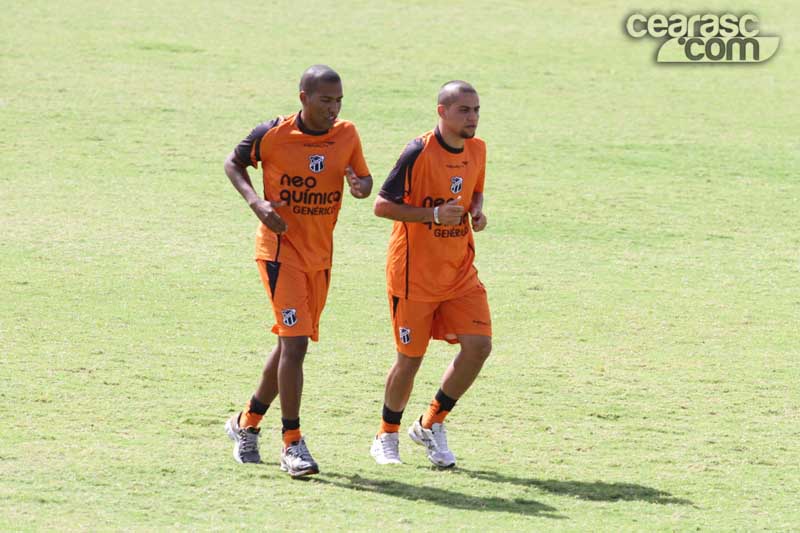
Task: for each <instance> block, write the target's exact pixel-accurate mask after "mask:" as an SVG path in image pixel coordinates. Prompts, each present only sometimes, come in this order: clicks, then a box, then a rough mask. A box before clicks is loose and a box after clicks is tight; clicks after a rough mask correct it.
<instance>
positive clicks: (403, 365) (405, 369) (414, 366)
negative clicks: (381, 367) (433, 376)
mask: <svg viewBox="0 0 800 533" xmlns="http://www.w3.org/2000/svg"><path fill="white" fill-rule="evenodd" d="M420 364H422V357H409V356H407V355H403V354H401V353H400V352H397V361H396V362H395V365H394V368H395V369H396V370H397V371H398V372H401V373H403V374H411V375H416V373H417V370H419V367H420Z"/></svg>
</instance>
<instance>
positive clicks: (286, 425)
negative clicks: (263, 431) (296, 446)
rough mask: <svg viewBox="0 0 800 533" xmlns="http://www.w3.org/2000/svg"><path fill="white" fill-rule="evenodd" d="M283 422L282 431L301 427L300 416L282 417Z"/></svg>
mask: <svg viewBox="0 0 800 533" xmlns="http://www.w3.org/2000/svg"><path fill="white" fill-rule="evenodd" d="M281 423H282V424H283V429H282V430H281V433H286V432H287V431H289V430H290V429H300V419H299V418H281Z"/></svg>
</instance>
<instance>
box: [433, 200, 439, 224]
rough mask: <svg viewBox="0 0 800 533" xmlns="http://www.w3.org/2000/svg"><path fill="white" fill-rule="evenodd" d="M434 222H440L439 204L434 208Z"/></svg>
mask: <svg viewBox="0 0 800 533" xmlns="http://www.w3.org/2000/svg"><path fill="white" fill-rule="evenodd" d="M433 222H434V223H435V224H439V206H438V205H437V206H436V207H434V208H433Z"/></svg>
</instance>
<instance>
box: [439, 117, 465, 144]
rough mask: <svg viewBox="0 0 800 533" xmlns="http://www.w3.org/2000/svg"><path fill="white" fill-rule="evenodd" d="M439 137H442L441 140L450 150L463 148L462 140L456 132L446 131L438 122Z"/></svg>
mask: <svg viewBox="0 0 800 533" xmlns="http://www.w3.org/2000/svg"><path fill="white" fill-rule="evenodd" d="M439 135H441V136H442V140H443V141H444V142H445V143H446V144H447V146H449V147H450V148H455V149H456V150H461V149H462V148H464V138H463V137H462V136H461V135H459V134H458V133H457V132H454V131H451V130H448V129H447V128H446V127H445V126H444V125H443V124H442V122H441V121H439Z"/></svg>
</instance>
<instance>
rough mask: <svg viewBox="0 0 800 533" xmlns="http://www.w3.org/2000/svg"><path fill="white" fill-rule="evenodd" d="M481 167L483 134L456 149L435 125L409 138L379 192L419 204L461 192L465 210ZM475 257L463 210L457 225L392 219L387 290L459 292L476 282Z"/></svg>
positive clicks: (424, 295)
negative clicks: (418, 135)
mask: <svg viewBox="0 0 800 533" xmlns="http://www.w3.org/2000/svg"><path fill="white" fill-rule="evenodd" d="M485 173H486V144H485V143H484V142H483V141H482V140H481V139H478V138H472V139H466V140H465V142H464V148H463V149H455V148H453V147H451V146H448V145H447V144H445V142H444V139H442V137H441V135H440V134H439V132H438V129H437V130H434V131H429V132H428V133H425V134H424V135H422V136H421V137H418V138H417V139H414V140H413V141H411V142H410V143H408V145H407V146H406V149H405V150H404V151H403V153H402V155H401V156H400V159H398V161H397V164H396V165H395V167H394V168H393V169H392V171H391V173H390V174H389V177H388V178H387V179H386V182H385V183H384V184H383V187H382V188H381V191H380V193H379V194H380V195H381V196H382V197H383V198H386V199H387V200H390V201H393V202H397V203H405V204H408V205H413V206H417V207H435V206H437V205H442V204H444V203H445V202H446V201H448V200H451V199H455V198H458V197H459V196H460V197H461V201H460V204H461V205H462V206H464V210H465V211H467V210H469V205H470V202H471V200H472V194H473V193H475V192H483V182H484V178H485ZM474 259H475V241H474V240H473V238H472V228H471V227H470V224H469V215H468V214H467V213H465V214H464V217H463V218H462V219H461V223H460V224H458V225H456V226H442V225H438V224H434V223H424V224H423V223H419V222H417V223H414V222H399V221H396V222H395V223H394V227H393V228H392V236H391V238H390V240H389V253H388V261H387V265H386V279H387V284H388V290H389V292H390V293H391V294H393V295H396V296H399V297H401V298H406V299H408V300H416V301H422V302H437V301H444V300H449V299H452V298H455V297H458V296H459V295H462V294H465V293H466V292H469V291H470V290H471V289H473V288H475V287H476V286H477V285H479V284H480V281H479V280H478V272H477V270H475V267H474V265H473V261H474Z"/></svg>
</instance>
